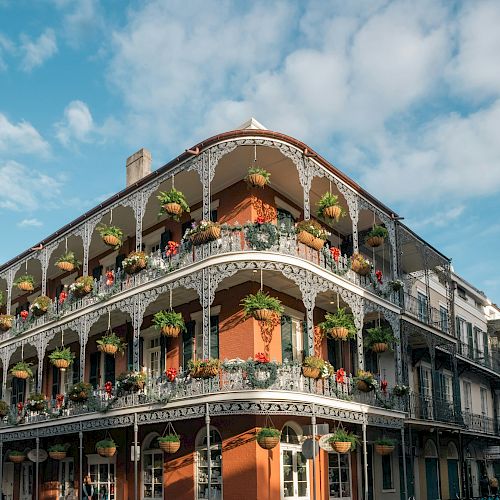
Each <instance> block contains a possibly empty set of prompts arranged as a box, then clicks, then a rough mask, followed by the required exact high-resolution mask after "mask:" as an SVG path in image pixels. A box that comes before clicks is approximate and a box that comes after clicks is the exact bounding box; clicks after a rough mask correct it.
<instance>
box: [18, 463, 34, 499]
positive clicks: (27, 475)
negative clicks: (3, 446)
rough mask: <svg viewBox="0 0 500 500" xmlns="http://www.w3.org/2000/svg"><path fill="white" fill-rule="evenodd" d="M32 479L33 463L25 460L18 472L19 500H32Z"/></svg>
mask: <svg viewBox="0 0 500 500" xmlns="http://www.w3.org/2000/svg"><path fill="white" fill-rule="evenodd" d="M33 478H34V471H33V463H32V462H30V461H28V460H27V461H26V462H23V463H22V464H21V470H20V472H19V500H31V499H32V498H33V493H34V492H33ZM23 490H24V491H23ZM26 490H27V492H26Z"/></svg>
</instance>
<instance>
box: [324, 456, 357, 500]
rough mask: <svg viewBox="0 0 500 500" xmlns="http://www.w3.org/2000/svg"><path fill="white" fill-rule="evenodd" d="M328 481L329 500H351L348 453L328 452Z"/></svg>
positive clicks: (349, 458)
mask: <svg viewBox="0 0 500 500" xmlns="http://www.w3.org/2000/svg"><path fill="white" fill-rule="evenodd" d="M328 481H329V485H330V488H329V491H330V500H338V499H342V500H351V498H352V496H351V457H350V453H343V454H340V453H334V452H332V453H328Z"/></svg>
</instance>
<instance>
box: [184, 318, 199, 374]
mask: <svg viewBox="0 0 500 500" xmlns="http://www.w3.org/2000/svg"><path fill="white" fill-rule="evenodd" d="M195 324H196V323H195V322H194V321H188V322H187V323H186V331H185V332H184V333H183V334H182V368H183V369H184V370H187V368H188V364H189V361H191V360H192V359H193V342H194V328H195Z"/></svg>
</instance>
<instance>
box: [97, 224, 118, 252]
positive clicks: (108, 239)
mask: <svg viewBox="0 0 500 500" xmlns="http://www.w3.org/2000/svg"><path fill="white" fill-rule="evenodd" d="M97 232H98V233H99V235H100V236H101V238H102V241H104V243H105V244H106V245H108V247H113V248H114V249H115V250H118V249H119V248H120V247H121V246H122V240H123V231H122V230H121V229H120V228H119V227H118V226H108V225H107V224H101V225H100V226H99V227H98V228H97Z"/></svg>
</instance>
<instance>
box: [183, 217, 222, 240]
mask: <svg viewBox="0 0 500 500" xmlns="http://www.w3.org/2000/svg"><path fill="white" fill-rule="evenodd" d="M220 232H221V229H220V225H219V224H218V223H217V222H212V221H207V220H202V221H201V222H199V223H198V224H197V223H196V222H193V223H192V225H191V228H189V229H188V230H187V231H186V234H185V238H187V239H188V240H189V241H191V243H192V244H193V245H201V244H202V243H208V242H209V241H215V240H218V239H219V238H220Z"/></svg>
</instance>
